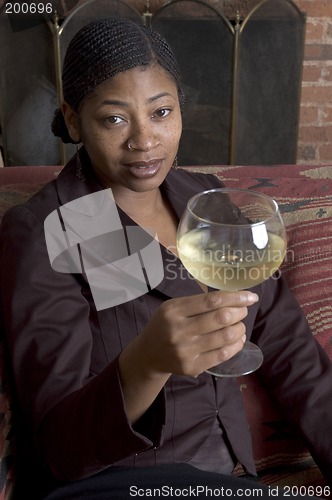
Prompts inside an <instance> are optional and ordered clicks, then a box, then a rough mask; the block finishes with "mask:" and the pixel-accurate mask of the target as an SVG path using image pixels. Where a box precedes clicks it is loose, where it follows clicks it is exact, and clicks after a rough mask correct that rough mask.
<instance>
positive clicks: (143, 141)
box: [127, 123, 159, 151]
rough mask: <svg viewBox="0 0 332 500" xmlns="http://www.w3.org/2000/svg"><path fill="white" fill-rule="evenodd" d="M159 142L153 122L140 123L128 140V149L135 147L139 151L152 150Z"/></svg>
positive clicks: (133, 129)
mask: <svg viewBox="0 0 332 500" xmlns="http://www.w3.org/2000/svg"><path fill="white" fill-rule="evenodd" d="M158 143H159V139H158V137H157V134H156V131H155V130H154V127H153V126H152V125H151V124H148V123H144V124H143V123H140V124H136V125H135V126H134V127H133V128H132V130H131V133H130V136H129V139H128V140H127V147H128V149H135V150H138V151H150V150H151V149H153V148H155V147H156V146H157V144H158Z"/></svg>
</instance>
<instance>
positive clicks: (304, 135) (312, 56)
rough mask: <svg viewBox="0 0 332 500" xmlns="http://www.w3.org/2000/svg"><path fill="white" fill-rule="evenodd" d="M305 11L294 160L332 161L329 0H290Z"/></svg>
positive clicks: (331, 1) (331, 24) (331, 13)
mask: <svg viewBox="0 0 332 500" xmlns="http://www.w3.org/2000/svg"><path fill="white" fill-rule="evenodd" d="M294 3H296V5H297V6H298V7H299V9H300V10H301V11H302V12H305V13H306V14H307V23H306V41H305V53H304V65H303V82H302V95H301V114H300V128H299V147H298V159H297V162H298V163H306V164H308V163H310V164H328V163H330V164H332V0H294Z"/></svg>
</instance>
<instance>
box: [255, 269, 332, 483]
mask: <svg viewBox="0 0 332 500" xmlns="http://www.w3.org/2000/svg"><path fill="white" fill-rule="evenodd" d="M262 290H263V292H262V293H261V301H260V309H259V312H258V315H257V317H256V321H255V327H254V330H253V334H252V340H253V342H255V343H257V344H258V345H259V346H260V348H261V349H262V351H263V353H264V363H263V365H262V367H261V369H260V371H259V374H260V376H261V377H262V379H263V381H264V383H265V384H266V385H267V386H268V388H269V391H270V393H271V395H272V397H273V399H274V401H276V403H277V404H278V405H279V407H280V408H281V411H282V413H283V415H284V416H285V418H286V419H287V420H288V421H289V422H290V423H291V424H293V427H294V429H295V432H298V433H299V434H300V435H302V437H303V438H304V440H305V443H306V445H307V447H308V449H309V451H310V452H311V454H312V456H313V458H314V460H315V461H316V463H317V465H318V466H319V467H320V469H321V471H322V473H323V474H324V475H325V477H326V479H328V480H331V470H332V433H331V428H332V383H331V381H332V363H331V360H330V359H329V357H328V356H327V355H326V353H325V352H324V350H323V349H322V348H321V346H320V345H319V344H318V342H317V341H316V340H315V338H314V336H313V334H312V332H311V330H310V328H309V325H308V323H307V320H306V318H305V315H304V314H303V312H302V310H301V309H300V307H299V305H298V303H297V302H296V300H295V298H294V297H293V295H292V293H291V292H290V290H289V289H288V287H287V284H286V282H285V281H284V279H282V278H280V279H275V277H273V278H270V279H269V280H268V281H267V282H265V283H263V285H262Z"/></svg>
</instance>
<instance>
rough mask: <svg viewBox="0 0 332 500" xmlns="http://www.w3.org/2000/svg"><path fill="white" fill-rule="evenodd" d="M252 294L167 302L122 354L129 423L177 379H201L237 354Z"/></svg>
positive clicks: (212, 295)
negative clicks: (203, 375)
mask: <svg viewBox="0 0 332 500" xmlns="http://www.w3.org/2000/svg"><path fill="white" fill-rule="evenodd" d="M257 301H258V296H257V295H256V294H254V293H252V292H247V291H240V292H220V291H216V292H210V293H206V294H198V295H193V296H190V297H182V298H177V299H170V300H168V301H166V302H164V303H163V304H162V305H161V306H160V307H159V308H158V310H157V311H156V313H155V314H154V316H153V317H152V318H151V320H150V321H149V323H148V324H147V325H146V327H145V329H144V330H143V331H142V332H141V333H140V335H138V337H137V338H136V339H135V340H134V341H133V342H131V343H130V344H129V346H128V347H127V348H126V349H125V350H124V351H123V352H122V354H121V355H120V359H119V364H120V374H121V380H122V386H123V391H124V396H125V400H126V406H127V412H128V416H129V418H130V419H131V420H132V421H133V422H134V421H136V420H137V419H138V418H139V417H140V416H141V415H142V414H143V413H144V412H145V411H146V409H147V408H148V407H149V406H150V404H151V403H152V402H153V400H154V399H155V397H156V396H157V394H158V393H159V391H160V390H161V389H162V387H163V386H164V384H165V383H166V381H167V379H168V378H169V376H170V375H171V374H172V373H173V374H177V375H187V376H192V377H197V376H198V375H199V374H200V373H202V372H204V371H205V370H207V369H208V368H211V367H212V366H215V365H217V364H218V363H222V362H223V361H226V360H227V359H229V358H231V357H232V356H234V355H235V354H236V353H237V352H239V351H240V350H241V349H242V347H243V344H244V342H245V326H244V324H243V322H242V320H243V319H244V318H245V317H246V316H247V314H248V309H247V308H248V307H249V306H250V305H252V304H254V303H255V302H257Z"/></svg>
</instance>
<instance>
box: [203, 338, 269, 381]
mask: <svg viewBox="0 0 332 500" xmlns="http://www.w3.org/2000/svg"><path fill="white" fill-rule="evenodd" d="M263 359H264V358H263V353H262V351H261V350H260V348H259V347H257V345H255V344H252V343H251V342H246V343H245V344H244V346H243V349H242V350H241V351H240V352H238V353H237V354H235V356H233V357H232V358H231V359H229V360H227V361H225V362H224V363H220V365H217V366H213V367H212V368H210V369H209V370H206V372H207V373H209V374H210V375H215V376H216V377H240V376H241V375H248V374H249V373H252V372H254V371H256V370H257V369H258V368H259V367H260V366H261V364H262V363H263Z"/></svg>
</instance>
